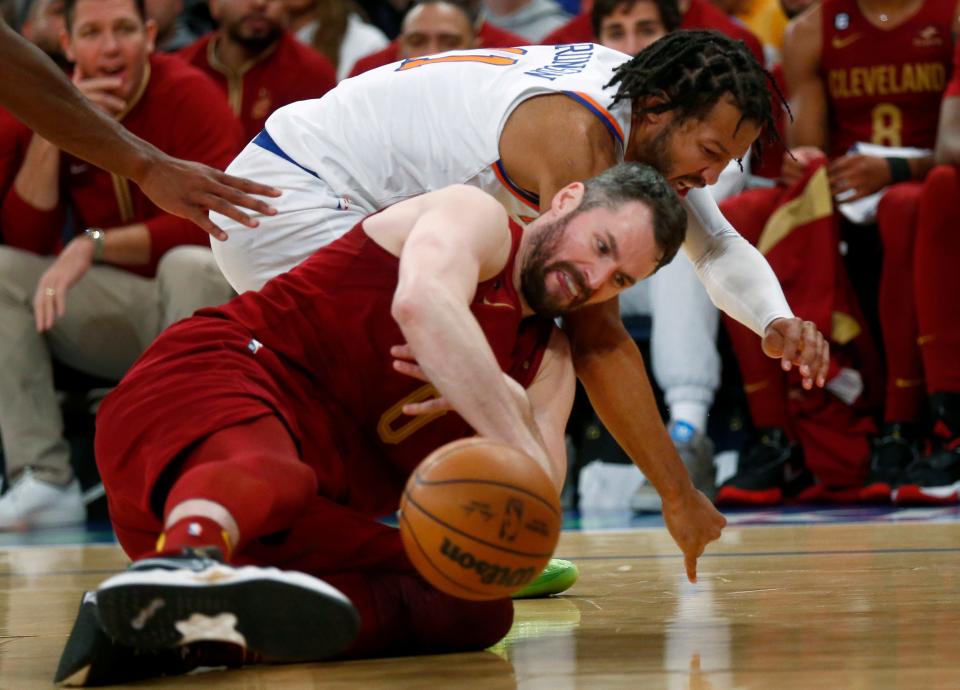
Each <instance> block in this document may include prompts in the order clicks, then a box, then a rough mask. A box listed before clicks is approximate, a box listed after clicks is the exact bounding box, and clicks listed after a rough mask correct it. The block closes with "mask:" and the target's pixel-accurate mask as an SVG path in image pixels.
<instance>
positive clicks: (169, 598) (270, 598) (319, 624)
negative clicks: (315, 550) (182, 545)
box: [97, 552, 360, 663]
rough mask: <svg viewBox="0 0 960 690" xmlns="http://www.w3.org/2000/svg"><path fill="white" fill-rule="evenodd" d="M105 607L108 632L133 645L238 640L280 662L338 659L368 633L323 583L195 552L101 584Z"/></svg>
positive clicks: (139, 565)
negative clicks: (360, 635)
mask: <svg viewBox="0 0 960 690" xmlns="http://www.w3.org/2000/svg"><path fill="white" fill-rule="evenodd" d="M97 607H98V610H99V616H100V624H101V626H102V627H103V630H104V631H105V632H106V633H107V634H108V635H109V636H110V637H111V638H112V639H113V640H114V641H115V642H117V643H119V644H121V645H124V646H127V647H133V648H135V649H139V650H158V649H170V648H174V647H179V646H182V645H189V644H192V643H196V642H200V641H208V642H217V643H232V644H236V645H239V646H240V647H243V648H244V649H246V650H249V651H250V652H252V653H254V654H256V655H258V656H259V657H262V658H263V659H264V660H265V661H269V662H274V663H283V662H300V661H318V660H321V659H325V658H327V657H330V656H333V655H334V654H337V653H338V652H341V651H343V650H344V649H346V648H347V647H348V646H349V645H350V644H351V643H352V642H353V640H354V639H355V638H356V636H357V633H358V631H359V628H360V618H359V616H358V614H357V611H356V609H355V608H354V607H353V604H351V603H350V601H349V600H348V599H347V597H345V596H344V595H343V594H342V593H341V592H340V591H339V590H337V589H335V588H333V587H331V586H330V585H328V584H327V583H326V582H323V581H322V580H319V579H317V578H315V577H312V576H310V575H306V574H305V573H298V572H294V571H290V570H278V569H276V568H262V567H256V566H243V567H234V566H230V565H225V564H224V563H221V562H220V561H218V560H215V559H212V558H208V557H204V556H200V555H197V554H196V553H194V552H190V553H188V554H185V555H184V556H182V557H175V558H151V559H147V560H142V561H137V562H136V563H134V564H133V565H131V566H130V569H129V570H128V571H127V572H125V573H122V574H120V575H115V576H113V577H111V578H109V579H108V580H106V581H105V582H103V583H102V584H101V585H100V587H99V588H98V589H97Z"/></svg>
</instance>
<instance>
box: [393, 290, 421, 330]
mask: <svg viewBox="0 0 960 690" xmlns="http://www.w3.org/2000/svg"><path fill="white" fill-rule="evenodd" d="M419 293H420V291H419V290H417V289H416V287H407V288H399V289H398V290H397V292H396V293H395V294H394V295H393V302H392V303H391V305H390V315H391V316H392V317H393V320H394V321H396V322H397V325H398V326H400V328H401V329H403V328H408V327H410V326H413V325H415V324H417V323H420V322H421V321H422V320H423V316H424V312H425V311H426V306H427V304H428V302H427V300H425V299H423V296H422V295H420V294H419Z"/></svg>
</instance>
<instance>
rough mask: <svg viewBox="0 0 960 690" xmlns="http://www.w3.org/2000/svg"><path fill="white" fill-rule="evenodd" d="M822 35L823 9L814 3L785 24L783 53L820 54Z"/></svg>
mask: <svg viewBox="0 0 960 690" xmlns="http://www.w3.org/2000/svg"><path fill="white" fill-rule="evenodd" d="M822 33H823V7H822V6H821V4H820V3H814V4H813V5H811V6H810V7H808V8H807V9H806V10H804V11H803V12H802V13H801V14H799V15H797V16H796V17H794V18H793V19H791V20H790V21H789V22H788V23H787V27H786V29H785V30H784V34H783V44H784V52H789V51H791V50H792V51H804V52H809V51H815V52H817V53H819V52H820V43H821V41H822Z"/></svg>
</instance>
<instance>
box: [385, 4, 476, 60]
mask: <svg viewBox="0 0 960 690" xmlns="http://www.w3.org/2000/svg"><path fill="white" fill-rule="evenodd" d="M398 39H399V41H400V50H399V57H400V59H401V60H407V59H409V58H415V57H422V56H424V55H433V54H434V53H442V52H444V51H446V50H468V49H470V48H475V47H476V45H477V38H476V35H475V34H474V32H473V25H472V24H471V23H470V17H468V16H467V13H466V12H464V10H463V8H461V7H458V6H457V5H454V4H452V3H449V2H445V1H444V0H426V2H419V3H417V4H416V5H414V7H413V9H411V10H410V11H409V12H408V13H407V16H406V17H404V19H403V29H402V30H401V32H400V36H399V37H398Z"/></svg>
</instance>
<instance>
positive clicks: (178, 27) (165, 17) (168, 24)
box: [58, 0, 201, 53]
mask: <svg viewBox="0 0 960 690" xmlns="http://www.w3.org/2000/svg"><path fill="white" fill-rule="evenodd" d="M58 1H59V0H58ZM144 2H145V6H146V9H147V17H148V18H149V19H152V20H153V21H154V23H155V24H156V25H157V50H159V51H161V52H164V53H175V52H177V51H178V50H181V49H183V48H186V47H187V46H188V45H190V44H191V43H193V42H194V41H196V40H197V39H198V38H200V36H201V34H200V33H198V32H196V31H194V30H193V29H191V28H190V25H189V24H188V23H187V16H186V13H185V11H184V6H183V0H144Z"/></svg>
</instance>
